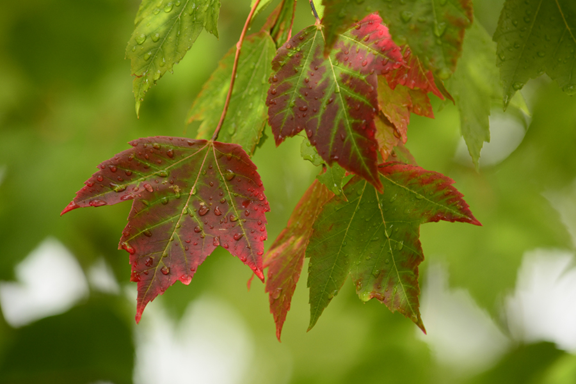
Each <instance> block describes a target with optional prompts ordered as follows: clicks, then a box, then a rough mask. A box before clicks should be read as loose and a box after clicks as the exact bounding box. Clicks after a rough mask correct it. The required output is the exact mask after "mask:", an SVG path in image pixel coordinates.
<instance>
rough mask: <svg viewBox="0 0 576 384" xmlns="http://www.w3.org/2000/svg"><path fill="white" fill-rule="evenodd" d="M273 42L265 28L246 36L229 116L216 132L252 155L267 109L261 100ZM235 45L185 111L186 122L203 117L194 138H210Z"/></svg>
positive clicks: (224, 90)
mask: <svg viewBox="0 0 576 384" xmlns="http://www.w3.org/2000/svg"><path fill="white" fill-rule="evenodd" d="M275 51H276V46H275V44H274V41H273V40H272V38H271V37H270V35H269V34H268V32H267V31H261V32H259V33H257V34H254V35H251V36H248V37H247V38H246V41H245V43H244V45H243V46H242V51H241V53H240V59H239V64H238V66H239V70H238V72H237V74H236V76H237V77H236V80H235V87H234V89H233V91H232V96H231V98H230V105H229V106H228V116H227V118H226V119H225V120H224V125H223V126H222V130H221V132H220V134H219V136H218V138H219V139H220V141H223V142H226V143H234V144H239V145H240V146H242V148H244V149H245V150H246V152H247V153H248V154H249V155H252V154H253V153H254V151H255V150H256V146H257V145H258V143H259V142H260V139H261V138H262V135H263V131H264V127H265V126H266V119H267V111H266V106H265V105H264V103H262V100H263V99H265V98H266V93H267V92H268V78H269V77H270V74H271V72H272V68H271V66H270V62H271V61H272V59H273V58H274V53H275ZM235 53H236V47H233V48H232V49H230V51H228V53H227V54H226V56H224V58H223V59H222V61H220V63H219V65H218V69H216V71H214V73H213V74H212V76H211V77H210V80H208V82H207V83H206V84H205V85H204V88H203V89H202V92H200V94H198V97H196V100H195V101H194V104H193V105H192V107H191V108H190V111H189V112H188V123H191V122H192V121H195V120H202V124H201V125H200V128H199V129H198V135H197V137H196V138H197V139H206V140H208V139H210V138H211V137H212V135H213V134H214V130H215V129H216V126H217V125H218V121H219V120H220V114H221V113H222V108H224V101H225V100H226V95H227V93H228V88H229V87H230V77H231V75H232V67H233V65H234V54H235Z"/></svg>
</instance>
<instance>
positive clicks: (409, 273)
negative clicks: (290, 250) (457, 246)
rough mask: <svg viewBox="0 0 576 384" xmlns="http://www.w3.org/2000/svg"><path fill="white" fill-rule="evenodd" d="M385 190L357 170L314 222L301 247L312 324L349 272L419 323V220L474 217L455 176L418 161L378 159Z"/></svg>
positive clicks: (360, 288)
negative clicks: (428, 168) (307, 240)
mask: <svg viewBox="0 0 576 384" xmlns="http://www.w3.org/2000/svg"><path fill="white" fill-rule="evenodd" d="M379 172H380V175H381V180H382V184H383V185H384V193H379V192H378V191H377V190H376V189H375V188H374V187H373V186H371V185H370V184H368V183H367V182H366V181H365V180H362V179H361V178H360V177H357V176H356V177H355V178H354V179H352V180H351V181H350V182H349V183H348V184H347V185H346V187H345V188H344V192H345V195H346V197H347V199H348V200H347V201H346V200H344V199H343V198H342V197H340V196H336V197H334V198H333V199H332V200H330V201H329V202H328V203H327V204H325V205H324V208H323V210H322V212H321V213H320V215H319V217H318V219H317V220H316V222H315V224H314V232H313V235H312V238H311V239H310V244H309V246H308V249H307V251H306V256H307V257H310V265H309V276H308V286H309V287H310V326H309V329H311V328H312V327H313V326H314V325H315V324H316V322H317V321H318V318H319V317H320V315H321V314H322V312H323V311H324V309H325V308H326V306H327V305H328V304H329V302H330V301H331V300H332V298H334V296H336V295H337V294H338V292H339V290H340V288H341V287H342V285H343V284H344V281H345V280H346V278H347V276H348V275H350V276H351V277H352V280H353V281H354V284H355V285H356V292H357V294H358V296H359V297H360V299H361V300H363V301H368V300H370V299H372V298H376V299H377V300H379V301H381V302H382V303H384V304H386V306H387V307H388V308H389V309H390V310H391V311H392V312H394V311H396V310H397V311H399V312H400V313H402V314H403V315H404V316H406V317H407V318H409V319H411V320H412V321H413V322H414V323H415V324H416V325H417V326H418V327H420V328H421V329H422V330H423V331H424V325H423V323H422V319H421V317H420V310H419V301H418V296H419V293H420V288H419V286H418V265H419V264H420V263H421V262H422V260H423V259H424V255H423V254H422V248H421V246H420V240H419V227H420V224H423V223H426V222H435V221H439V220H445V221H451V222H454V221H461V222H467V223H471V224H475V225H480V223H479V222H478V221H477V220H476V219H475V218H474V216H473V215H472V213H471V212H470V210H469V209H468V205H467V204H466V202H465V201H464V200H463V198H462V197H463V196H462V194H461V193H459V192H458V191H457V190H456V189H455V188H454V187H452V183H453V180H451V179H449V178H448V177H446V176H443V175H441V174H439V173H436V172H431V171H426V170H424V169H422V168H420V167H418V166H412V165H406V164H402V163H385V164H382V165H380V166H379Z"/></svg>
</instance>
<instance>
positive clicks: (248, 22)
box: [211, 0, 260, 141]
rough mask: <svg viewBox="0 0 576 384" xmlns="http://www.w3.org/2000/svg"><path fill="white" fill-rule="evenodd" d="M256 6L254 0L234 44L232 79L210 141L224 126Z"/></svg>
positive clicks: (214, 138)
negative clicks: (245, 38)
mask: <svg viewBox="0 0 576 384" xmlns="http://www.w3.org/2000/svg"><path fill="white" fill-rule="evenodd" d="M258 4H260V0H256V1H255V2H254V5H253V6H252V9H251V10H250V13H249V14H248V18H247V19H246V23H245V24H244V28H243V29H242V33H241V34H240V39H239V40H238V42H237V43H236V56H235V57H234V66H233V67H232V78H231V79H230V88H229V89H228V95H227V96H226V102H225V103H224V109H223V110H222V116H220V121H219V122H218V126H217V127H216V130H215V131H214V134H213V135H212V139H211V140H212V141H215V140H216V139H217V138H218V133H219V132H220V128H222V125H223V124H224V119H225V118H226V112H228V106H229V105H230V98H231V97H232V89H234V80H236V71H237V70H238V59H239V58H240V50H241V49H242V43H243V42H244V36H245V35H246V31H247V30H248V26H249V25H250V20H252V16H254V12H255V11H256V8H258Z"/></svg>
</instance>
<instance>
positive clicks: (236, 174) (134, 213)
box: [62, 136, 269, 321]
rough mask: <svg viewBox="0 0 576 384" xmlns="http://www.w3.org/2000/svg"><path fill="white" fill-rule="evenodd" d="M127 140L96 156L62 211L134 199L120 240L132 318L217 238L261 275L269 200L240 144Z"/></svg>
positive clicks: (192, 268)
mask: <svg viewBox="0 0 576 384" xmlns="http://www.w3.org/2000/svg"><path fill="white" fill-rule="evenodd" d="M130 144H131V145H132V146H133V148H132V149H129V150H126V151H124V152H122V153H120V154H118V155H116V156H115V157H114V158H112V159H110V160H107V161H105V162H103V163H102V164H100V166H99V168H100V170H99V171H98V172H96V173H95V174H94V175H92V177H91V178H90V179H88V181H86V183H85V184H86V186H85V187H84V188H82V189H81V190H80V191H79V192H78V193H77V195H76V197H75V198H74V200H73V201H72V202H71V203H70V204H69V205H68V207H66V209H64V211H63V212H62V213H63V214H64V213H66V212H68V211H71V210H73V209H76V208H80V207H89V206H93V207H98V206H103V205H111V204H116V203H120V202H122V201H126V200H134V202H133V204H132V210H131V211H130V216H129V218H128V225H127V226H126V228H125V229H124V231H123V233H122V238H121V239H120V245H119V248H122V249H125V250H126V251H128V252H129V253H130V263H131V264H132V281H136V282H138V307H137V311H136V321H139V320H140V317H141V316H142V312H143V311H144V308H145V306H146V304H147V303H148V302H150V301H152V300H154V298H155V297H156V296H157V295H158V294H162V293H163V292H164V291H165V290H166V289H167V288H168V287H170V286H171V285H172V284H174V283H175V282H176V280H180V281H181V282H182V283H184V284H189V283H190V281H191V279H192V276H194V273H195V272H196V269H197V268H198V266H199V265H200V264H202V262H203V261H204V260H205V259H206V257H207V256H208V255H210V254H211V253H212V251H214V249H215V248H216V247H217V246H222V247H224V248H225V249H227V250H228V251H229V252H230V253H231V254H232V255H234V256H236V257H238V258H240V260H242V262H243V263H244V264H246V265H248V266H249V267H250V268H251V269H252V270H253V271H254V273H255V274H256V275H258V276H259V277H260V278H261V279H263V274H262V254H263V251H264V246H263V241H264V240H265V239H266V228H265V225H266V217H265V215H264V213H265V212H267V211H268V210H269V206H268V202H267V201H266V197H265V196H264V188H263V186H262V182H261V180H260V176H259V175H258V173H257V172H256V166H255V165H254V164H253V163H252V162H251V161H250V159H249V157H248V156H247V154H246V153H245V152H244V151H243V150H242V148H241V147H240V146H238V145H235V144H224V143H219V142H212V141H206V140H188V139H182V138H172V137H162V136H159V137H150V138H143V139H138V140H135V141H132V142H131V143H130Z"/></svg>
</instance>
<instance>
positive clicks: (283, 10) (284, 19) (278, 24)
mask: <svg viewBox="0 0 576 384" xmlns="http://www.w3.org/2000/svg"><path fill="white" fill-rule="evenodd" d="M295 7H296V0H282V3H280V5H279V6H278V14H277V17H276V18H275V22H274V24H273V27H272V29H271V30H270V34H271V35H272V38H273V39H274V41H275V42H276V45H277V46H281V45H282V44H284V43H285V42H286V40H288V38H289V36H290V33H291V32H292V30H291V28H292V22H293V21H294V10H295Z"/></svg>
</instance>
